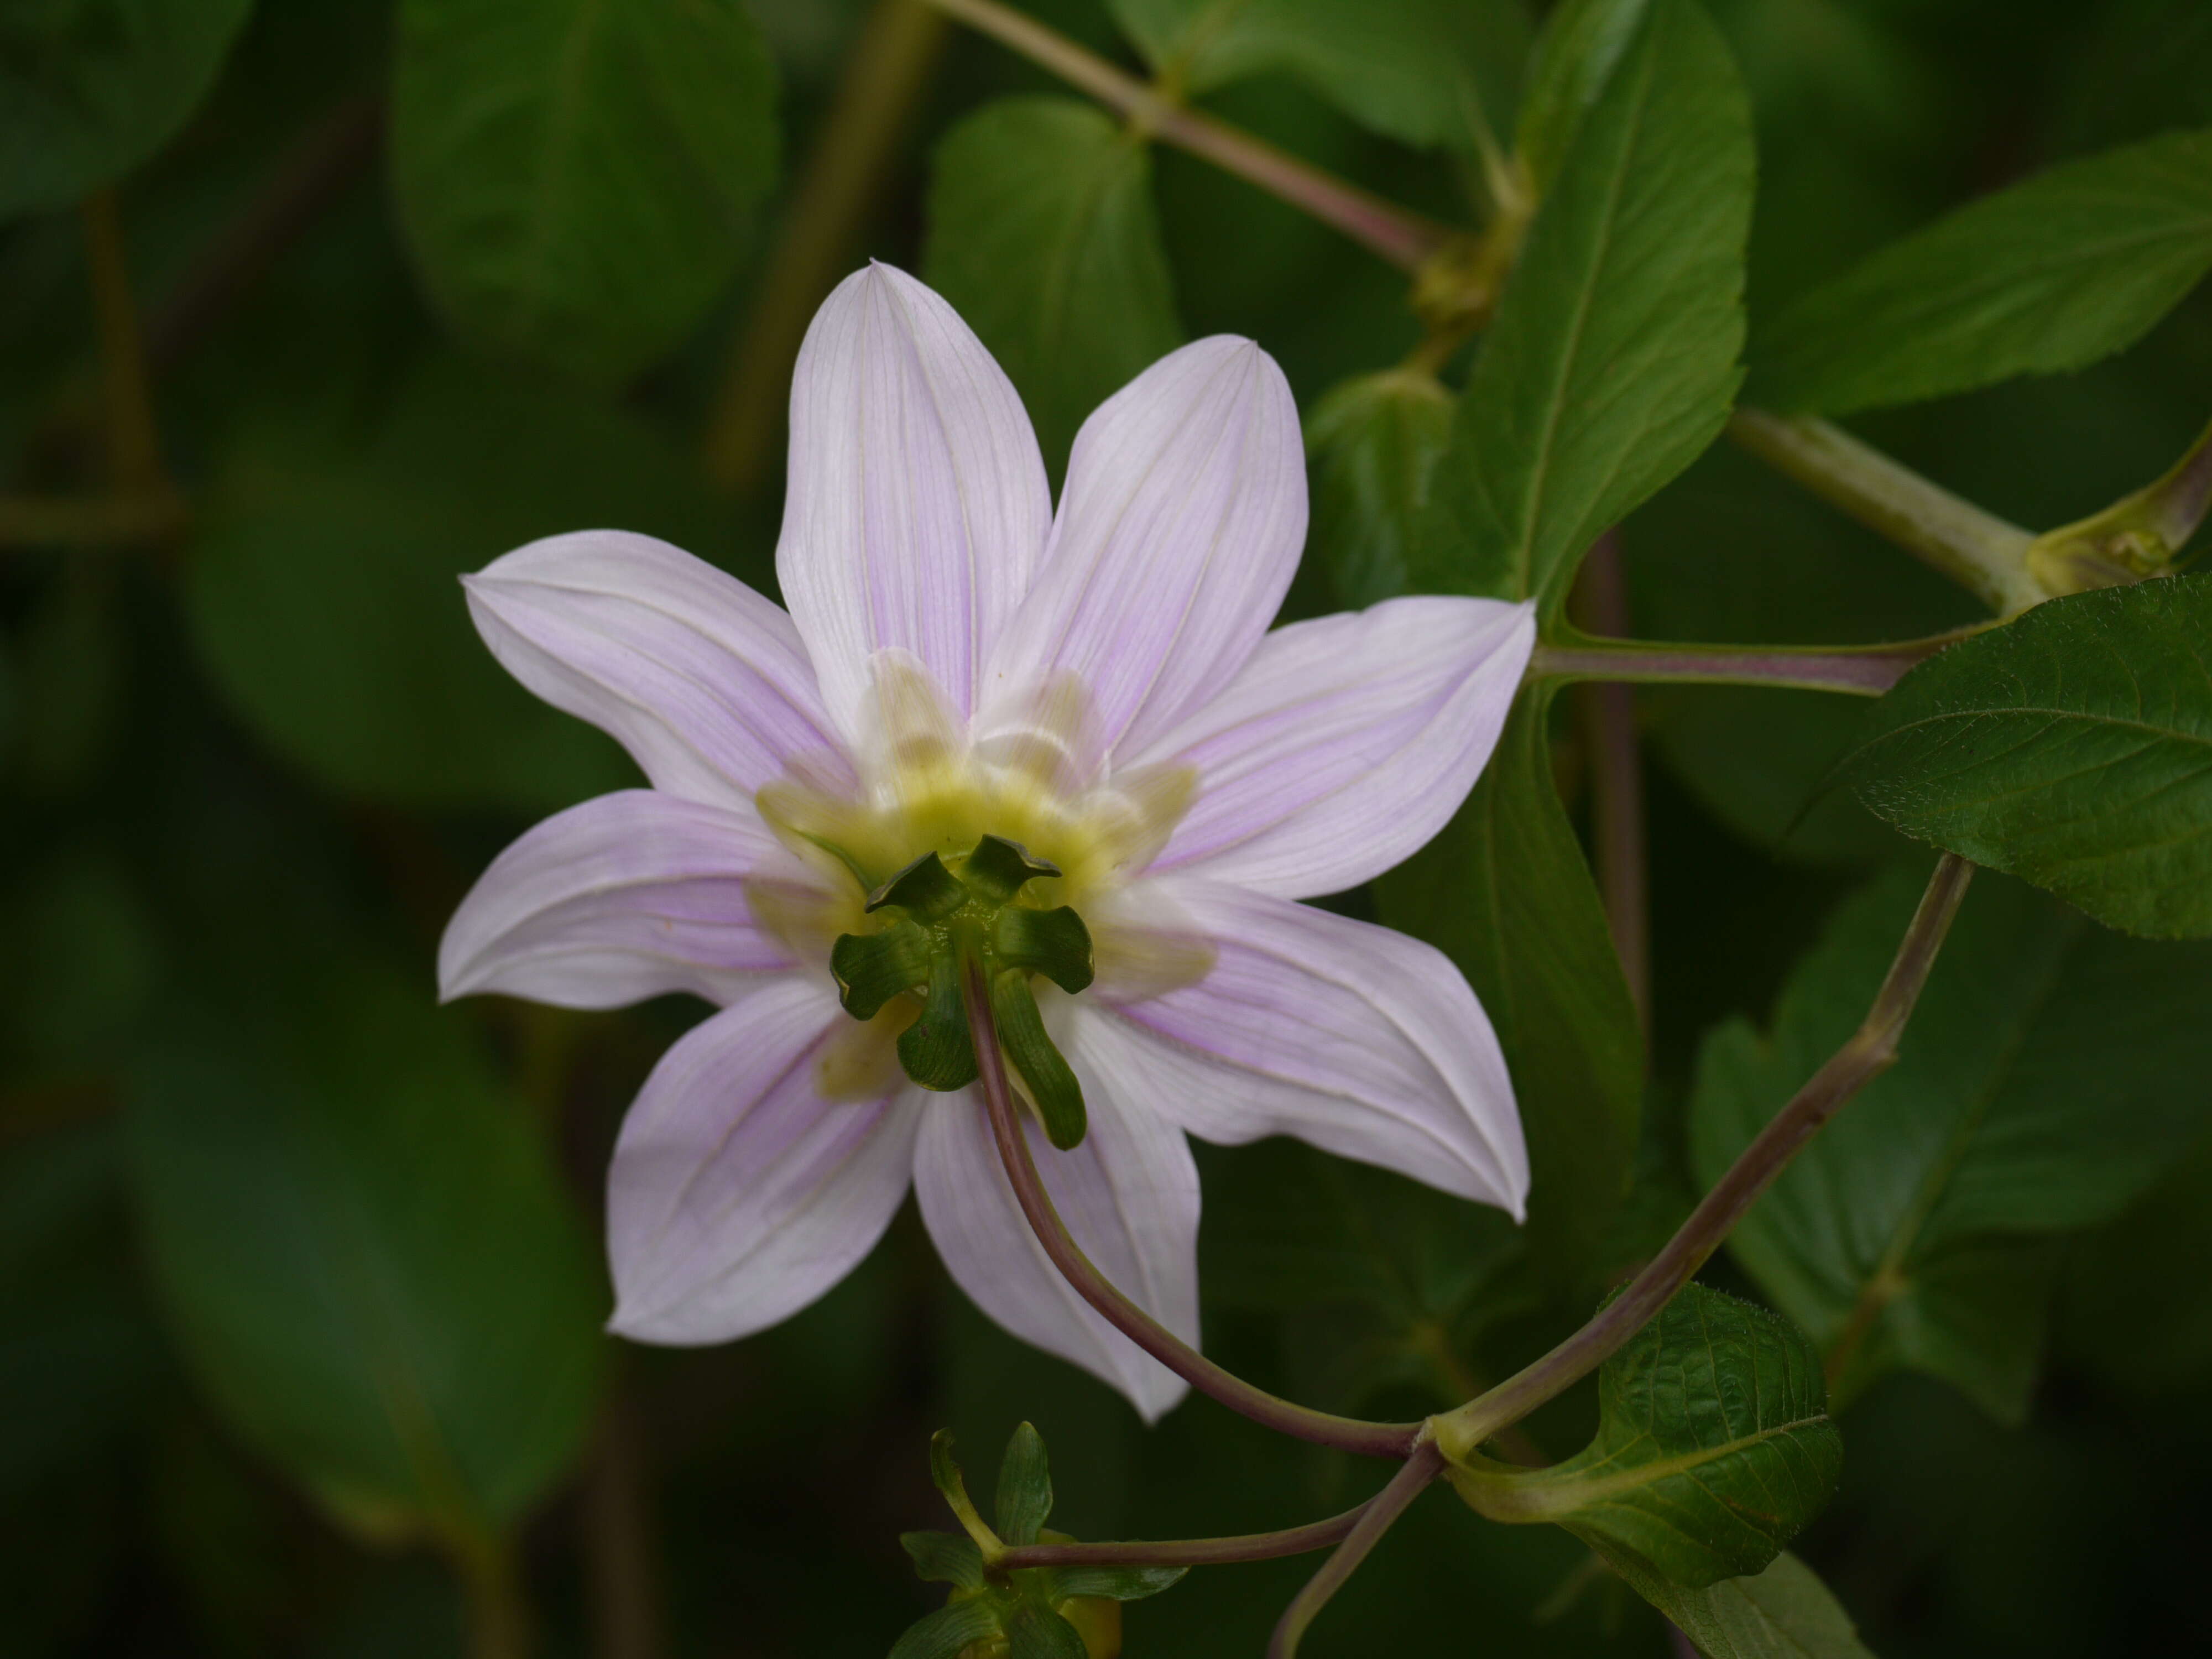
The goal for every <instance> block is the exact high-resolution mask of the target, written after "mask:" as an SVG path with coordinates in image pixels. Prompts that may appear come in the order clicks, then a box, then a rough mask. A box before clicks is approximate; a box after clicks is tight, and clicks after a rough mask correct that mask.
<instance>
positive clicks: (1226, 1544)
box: [998, 1504, 1368, 1571]
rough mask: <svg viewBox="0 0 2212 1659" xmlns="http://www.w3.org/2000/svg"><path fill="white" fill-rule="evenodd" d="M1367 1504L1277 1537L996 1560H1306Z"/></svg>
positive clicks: (1011, 1565) (1010, 1554) (1353, 1522)
mask: <svg viewBox="0 0 2212 1659" xmlns="http://www.w3.org/2000/svg"><path fill="white" fill-rule="evenodd" d="M1367 1510H1368V1505H1367V1504H1359V1505H1358V1507H1356V1508H1353V1509H1349V1510H1346V1511H1345V1512H1344V1513H1343V1514H1342V1515H1333V1516H1329V1518H1328V1520H1326V1521H1312V1522H1307V1523H1306V1524H1305V1525H1304V1526H1303V1527H1286V1528H1284V1529H1283V1530H1282V1531H1280V1532H1253V1533H1246V1534H1243V1535H1241V1536H1238V1537H1234V1538H1176V1539H1168V1540H1164V1541H1159V1542H1148V1541H1143V1540H1137V1541H1132V1542H1129V1543H1126V1544H1020V1545H1017V1546H1015V1547H1013V1548H1012V1549H1010V1550H1008V1551H1007V1552H1006V1553H1005V1554H1004V1555H1002V1556H1000V1558H999V1561H998V1565H1000V1567H1002V1568H1004V1569H1006V1571H1013V1570H1014V1569H1016V1568H1018V1567H1125V1566H1126V1567H1204V1566H1221V1565H1229V1564H1231V1563H1233V1562H1237V1561H1273V1560H1275V1559H1278V1558H1279V1557H1281V1556H1285V1555H1305V1554H1308V1553H1310V1552H1312V1551H1314V1550H1325V1549H1327V1548H1328V1547H1329V1546H1330V1545H1332V1544H1334V1543H1337V1542H1339V1541H1341V1540H1342V1539H1343V1538H1344V1537H1345V1536H1346V1534H1348V1533H1350V1532H1351V1530H1352V1528H1354V1527H1355V1526H1357V1525H1358V1523H1359V1517H1360V1516H1363V1515H1364V1514H1366V1513H1367Z"/></svg>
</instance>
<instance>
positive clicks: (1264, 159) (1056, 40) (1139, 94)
mask: <svg viewBox="0 0 2212 1659" xmlns="http://www.w3.org/2000/svg"><path fill="white" fill-rule="evenodd" d="M930 3H931V4H933V5H934V6H935V7H936V8H937V9H939V11H942V12H944V13H945V15H947V16H949V17H955V18H957V19H958V20H959V21H962V22H963V23H965V24H967V25H968V26H969V27H970V28H973V29H975V30H976V31H977V32H979V33H983V34H987V35H989V36H990V37H991V38H992V39H993V40H996V41H998V42H999V43H1000V45H1001V46H1006V47H1009V48H1011V49H1012V51H1015V52H1019V53H1020V54H1021V55H1022V56H1023V57H1024V58H1028V59H1029V60H1030V62H1031V63H1033V64H1039V65H1041V66H1042V67H1043V68H1045V69H1048V70H1051V71H1052V72H1053V73H1054V75H1057V76H1060V79H1062V80H1063V81H1066V82H1068V83H1069V84H1070V85H1072V86H1075V87H1079V88H1082V90H1084V91H1085V92H1087V93H1089V94H1091V96H1092V97H1093V98H1096V99H1097V100H1098V101H1099V102H1100V103H1102V104H1103V105H1105V106H1107V107H1108V108H1109V109H1110V110H1113V111H1114V112H1115V113H1117V114H1119V115H1121V116H1124V117H1126V118H1127V119H1128V120H1129V121H1130V123H1131V124H1132V125H1134V126H1136V127H1137V128H1139V130H1140V131H1144V132H1146V133H1148V134H1150V135H1152V137H1158V138H1161V139H1164V140H1165V141H1166V142H1167V143H1170V144H1174V145H1175V146H1176V147H1177V148H1178V149H1186V150H1188V151H1189V152H1190V153H1191V154H1192V155H1196V156H1199V157H1200V158H1201V159H1202V160H1205V161H1211V162H1212V163H1213V165H1214V166H1216V167H1219V168H1221V169H1222V171H1224V172H1225V173H1235V174H1236V175H1237V177H1238V178H1240V179H1243V180H1245V181H1246V182H1247V183H1249V184H1254V185H1258V186H1259V187H1260V188H1261V190H1264V191H1267V192H1268V193H1269V194H1270V195H1273V196H1276V197H1280V198H1281V199H1282V200H1284V201H1285V202H1288V203H1289V204H1291V206H1292V207H1295V208H1298V209H1301V210H1304V212H1307V213H1310V214H1311V215H1312V216H1314V217H1315V218H1316V219H1319V220H1321V221H1322V222H1323V223H1325V224H1329V225H1333V226H1334V227H1335V228H1337V229H1339V230H1340V231H1342V232H1343V233H1344V234H1346V235H1347V236H1349V237H1351V238H1352V240H1354V241H1356V242H1358V243H1359V244H1360V245H1361V246H1364V247H1365V248H1368V249H1369V250H1370V251H1371V252H1375V253H1376V254H1379V255H1380V256H1381V257H1382V258H1385V259H1387V260H1389V262H1390V263H1391V264H1394V265H1396V266H1397V267H1398V268H1399V269H1400V270H1407V271H1410V270H1415V269H1417V268H1418V267H1419V265H1420V264H1422V262H1423V261H1425V260H1426V259H1427V258H1429V256H1430V255H1431V254H1432V253H1435V252H1437V251H1438V250H1439V249H1441V248H1443V246H1445V245H1446V244H1447V243H1448V242H1449V241H1450V240H1452V233H1451V232H1450V231H1449V230H1447V229H1446V228H1444V227H1443V226H1442V225H1439V224H1437V223H1435V222H1432V221H1431V220H1428V219H1425V218H1423V217H1421V216H1419V214H1416V213H1413V212H1410V211H1408V210H1407V209H1405V208H1401V207H1400V206H1398V205H1397V204H1395V203H1392V202H1386V201H1384V200H1383V198H1382V197H1379V196H1376V195H1373V194H1371V193H1370V192H1369V191H1364V190H1362V189H1361V188H1360V187H1359V186H1358V185H1354V184H1351V183H1349V182H1347V181H1346V180H1345V179H1340V178H1338V177H1336V175H1335V174H1334V173H1327V172H1324V171H1323V170H1322V169H1321V168H1320V167H1315V166H1314V165H1313V164H1312V163H1310V162H1308V161H1300V160H1299V159H1298V158H1297V156H1295V155H1290V154H1289V153H1288V152H1286V151H1284V150H1280V149H1276V148H1275V147H1274V146H1273V144H1270V143H1266V142H1265V141H1264V140H1262V139H1259V138H1255V137H1253V136H1252V135H1251V134H1250V133H1249V132H1243V131H1238V130H1237V128H1235V127H1232V126H1231V125H1228V124H1227V123H1226V122H1224V121H1218V120H1216V119H1215V118H1213V117H1212V116H1210V115H1206V114H1204V113H1201V112H1199V111H1197V110H1194V109H1188V108H1186V107H1185V106H1182V105H1181V104H1178V103H1176V102H1174V101H1173V100H1170V99H1167V98H1164V97H1162V96H1161V95H1160V94H1159V93H1158V92H1157V91H1155V90H1154V89H1153V88H1151V87H1149V86H1147V85H1146V84H1145V83H1144V82H1142V81H1139V80H1138V79H1137V78H1136V77H1135V76H1133V75H1130V74H1127V73H1126V72H1125V71H1123V70H1120V69H1117V68H1116V67H1115V65H1113V64H1109V63H1108V62H1107V61H1106V60H1105V59H1104V58H1101V57H1099V56H1098V55H1097V53H1096V52H1091V51H1090V50H1088V49H1087V48H1085V47H1084V46H1079V45H1078V44H1077V43H1076V42H1074V41H1073V40H1069V39H1068V38H1067V37H1066V36H1065V35H1063V34H1060V33H1055V32H1054V30H1052V29H1049V28H1047V27H1045V26H1044V25H1043V24H1042V23H1040V22H1038V21H1036V19H1034V18H1031V17H1027V16H1024V15H1023V14H1022V13H1020V12H1018V11H1016V10H1015V9H1012V7H1010V6H1004V5H1001V4H1000V3H999V0H930Z"/></svg>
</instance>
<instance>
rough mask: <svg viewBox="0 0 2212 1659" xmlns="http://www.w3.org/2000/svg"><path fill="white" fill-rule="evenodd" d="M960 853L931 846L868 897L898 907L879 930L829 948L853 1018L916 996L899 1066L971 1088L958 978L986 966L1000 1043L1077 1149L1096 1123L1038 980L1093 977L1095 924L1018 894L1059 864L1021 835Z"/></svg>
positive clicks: (871, 908) (918, 1076) (1061, 1143)
mask: <svg viewBox="0 0 2212 1659" xmlns="http://www.w3.org/2000/svg"><path fill="white" fill-rule="evenodd" d="M957 862H958V865H959V870H958V872H957V874H956V873H955V872H954V871H953V870H952V868H951V866H948V865H947V864H946V863H945V860H944V859H943V858H941V857H939V855H938V854H936V853H934V852H930V853H925V854H922V855H921V857H920V858H918V859H916V860H915V861H914V862H913V863H911V864H909V865H908V866H906V868H905V869H903V870H902V871H900V872H898V873H897V874H896V875H895V876H893V877H892V878H890V880H889V881H886V882H884V884H883V885H881V886H880V887H878V888H877V889H876V890H874V891H873V892H872V893H870V894H869V895H868V900H867V906H866V908H867V912H868V914H869V915H879V914H881V913H883V912H885V911H890V912H893V913H895V914H894V915H890V917H888V918H887V920H886V925H885V926H884V927H883V928H882V929H881V930H880V931H878V932H877V933H846V934H842V935H841V936H840V937H839V938H838V939H837V941H836V945H834V946H833V947H832V948H831V950H830V952H829V971H830V973H831V974H832V975H835V976H836V981H837V991H838V996H839V1000H841V1001H842V1003H843V1004H844V1006H845V1011H846V1012H848V1013H849V1014H851V1015H852V1016H853V1017H854V1018H855V1019H872V1018H874V1017H875V1016H876V1015H877V1014H878V1012H881V1011H882V1010H883V1008H884V1006H886V1005H887V1004H889V1003H890V1002H891V1001H893V1000H896V998H898V997H901V996H913V997H915V998H917V999H919V1000H920V1001H921V1013H920V1014H919V1015H918V1016H917V1017H916V1018H915V1022H914V1024H911V1025H909V1026H908V1028H907V1029H906V1030H904V1031H903V1032H902V1033H901V1034H900V1036H899V1040H898V1055H899V1064H900V1065H901V1066H903V1067H904V1068H905V1070H906V1074H907V1075H908V1077H909V1078H911V1079H914V1080H915V1082H916V1083H919V1084H920V1085H921V1086H922V1087H923V1088H925V1089H938V1090H953V1089H963V1088H965V1087H967V1086H968V1085H969V1084H970V1083H973V1082H974V1081H975V1077H976V1063H975V1039H974V1036H973V1034H972V1033H971V1032H970V1030H969V1024H968V1016H967V1010H966V1009H965V1007H964V1006H963V1003H962V998H961V979H962V975H963V971H964V970H965V969H966V968H967V966H968V964H969V963H977V964H979V965H980V966H981V969H982V970H983V977H984V981H985V983H986V984H987V985H988V986H989V987H990V997H991V1013H992V1018H993V1019H994V1021H995V1022H996V1023H997V1025H998V1028H999V1046H1000V1050H1001V1051H1002V1052H1003V1053H1004V1054H1005V1055H1006V1059H1007V1060H1008V1062H1009V1063H1010V1064H1011V1065H1012V1067H1013V1069H1014V1073H1015V1074H1016V1075H1017V1076H1018V1077H1019V1078H1020V1079H1021V1080H1022V1084H1023V1087H1024V1090H1025V1091H1026V1092H1027V1093H1028V1095H1029V1097H1030V1100H1031V1102H1032V1103H1034V1104H1035V1106H1036V1113H1037V1117H1038V1119H1039V1121H1042V1123H1043V1125H1044V1130H1045V1134H1046V1136H1047V1137H1048V1139H1050V1140H1051V1142H1052V1144H1053V1145H1054V1146H1057V1147H1059V1148H1060V1149H1061V1150H1062V1151H1066V1150H1067V1149H1069V1148H1071V1147H1073V1146H1079V1145H1080V1144H1081V1143H1082V1140H1083V1136H1084V1133H1085V1128H1086V1127H1088V1119H1087V1117H1086V1115H1085V1109H1084V1104H1083V1087H1082V1085H1081V1084H1079V1082H1078V1081H1077V1080H1076V1077H1075V1073H1074V1072H1073V1069H1071V1068H1070V1066H1068V1064H1067V1061H1066V1059H1065V1058H1064V1057H1063V1056H1062V1055H1061V1054H1060V1050H1059V1049H1058V1048H1055V1047H1054V1045H1053V1042H1052V1039H1051V1037H1050V1036H1048V1035H1047V1033H1046V1031H1045V1029H1044V1018H1043V1016H1042V1013H1041V1012H1039V1010H1038V1008H1037V1006H1036V995H1035V994H1034V993H1033V992H1032V990H1031V988H1030V977H1031V975H1036V974H1042V975H1044V976H1045V977H1046V978H1047V979H1048V980H1050V981H1052V982H1053V983H1054V984H1055V985H1057V986H1059V987H1060V988H1061V989H1062V990H1065V991H1069V992H1074V991H1080V990H1082V989H1083V988H1084V987H1085V986H1087V985H1089V984H1090V983H1091V977H1092V975H1093V972H1094V965H1093V961H1092V954H1091V930H1090V929H1089V928H1088V927H1085V926H1084V923H1083V918H1082V917H1081V916H1079V915H1077V914H1076V913H1075V912H1074V910H1073V909H1072V908H1069V907H1068V906H1066V905H1060V906H1058V907H1057V908H1053V909H1040V908H1037V907H1036V906H1034V905H1030V904H1024V903H1023V902H1020V901H1021V892H1022V889H1023V888H1024V886H1026V885H1027V884H1029V883H1030V882H1031V881H1033V880H1036V879H1037V878H1050V877H1054V876H1057V875H1059V874H1060V870H1059V868H1058V867H1057V866H1054V865H1052V864H1048V863H1047V862H1045V861H1044V860H1042V859H1039V858H1037V857H1036V856H1035V855H1033V854H1031V853H1030V851H1029V849H1028V848H1024V847H1023V846H1021V845H1020V844H1019V843H1018V842H1011V841H1008V840H1006V839H1005V838H1004V837H1002V836H984V837H983V838H982V839H981V841H979V842H977V843H976V844H975V848H973V849H972V850H971V851H969V853H968V854H965V855H964V856H962V857H959V858H958V860H957Z"/></svg>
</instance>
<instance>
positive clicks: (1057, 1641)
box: [1000, 1601, 1091, 1659]
mask: <svg viewBox="0 0 2212 1659" xmlns="http://www.w3.org/2000/svg"><path fill="white" fill-rule="evenodd" d="M1000 1628H1001V1629H1002V1630H1004V1631H1005V1632H1006V1659H1091V1650H1090V1648H1089V1647H1088V1646H1087V1645H1086V1644H1085V1642H1084V1640H1083V1638H1082V1637H1081V1636H1079V1635H1078V1634H1077V1633H1076V1629H1075V1626H1073V1625H1071V1624H1069V1623H1068V1622H1067V1620H1065V1619H1063V1618H1061V1617H1060V1615H1059V1614H1058V1613H1054V1611H1053V1610H1052V1609H1051V1608H1050V1607H1047V1606H1046V1605H1045V1604H1044V1603H1043V1602H1042V1601H1017V1602H1015V1603H1014V1605H1013V1606H1012V1607H1010V1608H1008V1609H1007V1610H1006V1613H1005V1614H1004V1615H1003V1622H1002V1623H1001V1625H1000Z"/></svg>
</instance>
